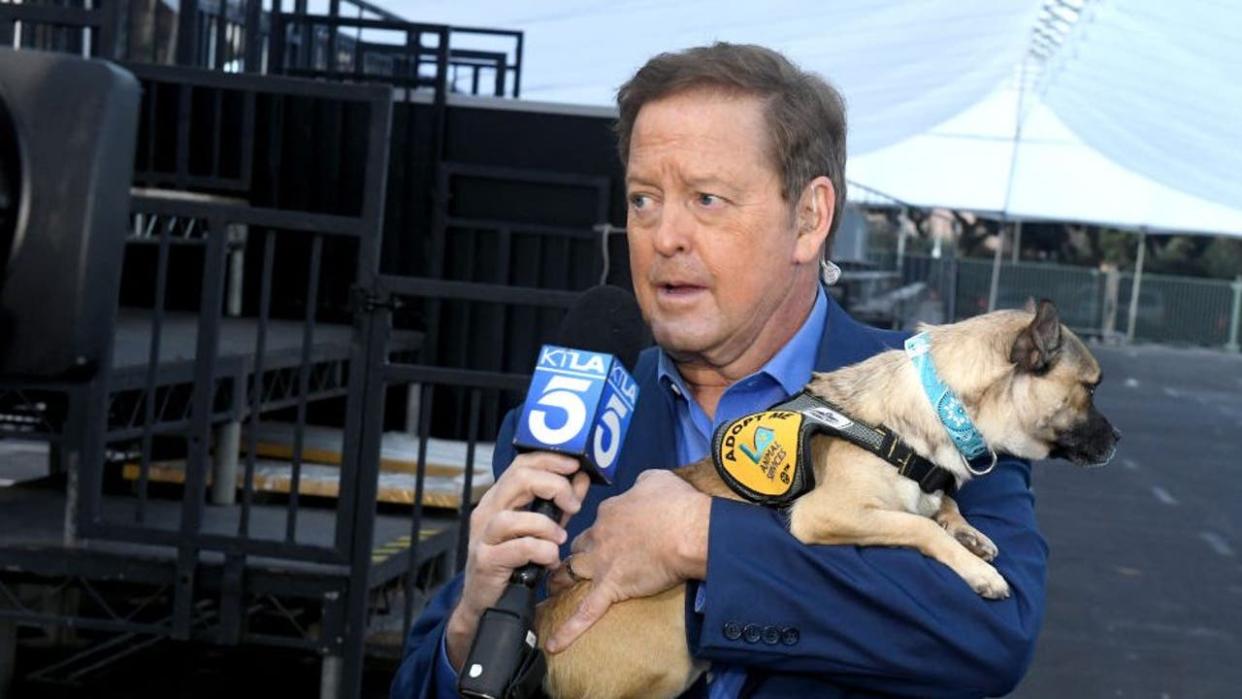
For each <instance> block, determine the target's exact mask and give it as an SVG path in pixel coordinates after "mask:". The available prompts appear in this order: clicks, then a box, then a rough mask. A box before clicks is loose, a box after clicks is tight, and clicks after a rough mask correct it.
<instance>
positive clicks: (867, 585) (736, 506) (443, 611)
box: [392, 298, 1048, 699]
mask: <svg viewBox="0 0 1242 699" xmlns="http://www.w3.org/2000/svg"><path fill="white" fill-rule="evenodd" d="M904 338H905V335H904V334H902V333H896V332H890V331H882V330H877V329H874V328H870V327H867V326H864V325H862V324H860V323H858V322H856V321H855V320H854V319H853V318H850V317H849V316H848V315H847V314H846V313H845V312H844V311H843V310H842V309H841V308H840V306H838V305H837V304H836V303H835V302H834V301H832V299H831V298H829V300H828V318H827V322H826V323H825V327H824V335H823V338H822V339H821V341H820V344H819V350H818V356H817V357H816V362H815V368H816V370H817V371H832V370H834V369H838V368H840V367H843V366H847V365H849V364H854V363H856V362H859V361H862V360H864V359H866V358H868V357H870V356H872V355H874V354H876V353H879V352H882V351H884V350H887V349H892V348H897V347H900V346H901V343H902V341H903V340H904ZM635 379H636V380H637V381H638V383H639V385H640V393H639V397H640V400H639V403H638V407H637V409H636V410H635V413H634V417H633V422H632V423H631V425H630V431H629V434H628V436H627V438H626V442H625V444H624V445H623V448H622V452H621V456H620V457H619V464H618V468H617V472H616V478H615V482H614V483H613V484H612V485H611V486H592V487H591V490H590V492H589V493H588V495H587V498H586V501H585V503H584V506H583V509H582V511H581V512H579V513H578V515H576V516H575V517H574V518H573V520H571V522H570V524H569V527H568V529H569V540H570V541H572V540H573V537H574V536H576V535H577V534H578V533H580V532H581V531H582V530H584V529H586V528H587V527H588V526H590V525H591V523H592V522H593V521H594V520H595V513H596V509H597V508H598V506H599V503H600V501H602V500H603V499H604V498H607V497H611V496H613V495H616V494H618V493H620V492H622V491H624V490H626V489H627V488H629V487H630V486H631V485H633V484H634V481H635V479H637V477H638V474H639V473H641V472H642V471H643V470H644V469H648V468H674V467H676V466H678V465H679V464H677V463H675V460H676V453H677V449H676V441H675V436H674V432H673V430H674V425H675V424H676V418H675V416H674V415H673V413H672V410H671V406H670V405H669V402H668V401H666V400H662V397H661V396H658V395H657V394H658V393H659V391H660V387H659V386H658V385H657V382H656V352H655V351H654V350H648V351H646V352H644V353H643V354H642V356H641V357H640V359H639V362H638V366H637V367H636V368H635ZM514 422H515V413H510V414H509V415H508V416H507V417H506V419H505V422H504V425H503V427H502V429H501V431H500V434H499V436H498V437H497V448H496V454H495V458H494V460H493V463H494V464H496V465H497V476H499V475H500V472H501V471H503V470H504V468H506V467H507V465H508V464H509V462H510V461H511V460H512V458H513V451H512V448H511V447H510V446H509V445H510V444H511V442H512V435H513V428H514ZM1030 476H1031V469H1030V464H1028V463H1027V462H1025V461H1023V460H1019V459H1012V458H1003V459H1001V461H1000V462H999V463H998V464H997V467H996V469H995V470H994V471H993V472H992V473H990V474H988V475H987V476H985V477H982V478H978V479H976V480H974V481H972V482H971V483H970V484H969V485H967V486H966V487H965V488H964V489H963V490H962V491H961V492H960V493H959V494H958V497H957V502H958V505H959V506H960V508H961V511H962V513H963V514H964V515H965V516H966V518H967V519H968V520H970V522H971V524H973V525H974V526H975V527H977V528H978V529H979V530H981V531H982V532H983V533H985V534H987V535H988V536H989V537H991V539H992V541H993V542H995V543H996V545H997V547H998V548H999V549H1000V555H999V556H998V558H997V559H996V561H995V562H994V564H995V565H996V567H997V568H998V569H999V570H1000V572H1001V574H1002V575H1003V576H1004V577H1005V579H1006V580H1007V581H1008V582H1009V586H1010V589H1011V591H1012V596H1011V597H1010V598H1009V599H1006V600H999V601H993V600H985V599H983V598H982V597H980V596H978V595H977V594H975V593H974V591H972V590H971V589H970V587H968V586H967V585H966V583H965V582H963V581H962V579H961V578H959V577H958V576H957V574H956V573H954V572H953V571H952V570H950V569H949V568H948V567H946V566H944V565H943V564H941V563H940V562H938V561H935V560H932V559H930V558H927V557H925V556H923V555H922V554H920V553H918V552H917V551H913V550H911V549H904V548H883V547H859V546H808V545H805V544H803V543H801V542H799V541H798V540H797V539H795V538H794V537H793V536H792V535H790V534H789V532H788V531H787V530H786V528H785V523H784V521H783V519H782V515H781V514H780V513H778V512H776V511H773V510H769V509H765V508H762V507H758V506H755V505H749V504H743V503H739V502H734V501H731V500H724V499H719V498H717V499H715V500H713V505H712V514H711V525H710V529H709V542H708V557H707V560H708V573H707V579H708V583H709V584H708V585H706V588H705V589H706V602H705V604H704V606H703V612H702V613H701V614H700V613H695V612H694V611H693V609H690V608H689V606H690V603H692V601H693V595H688V596H687V597H688V609H687V636H688V638H687V643H688V644H689V646H690V651H691V653H692V654H694V655H695V656H697V657H700V658H704V659H707V660H711V661H713V662H723V663H730V664H737V665H744V666H746V668H747V670H748V679H747V683H746V685H745V687H744V688H743V691H742V695H743V696H752V697H790V696H815V697H864V696H890V695H896V696H911V697H981V696H1000V695H1004V694H1007V693H1008V692H1009V691H1011V690H1012V689H1013V687H1014V686H1015V685H1016V684H1017V683H1018V681H1019V680H1020V679H1021V677H1022V675H1023V673H1024V672H1025V671H1026V667H1027V665H1028V664H1029V663H1030V659H1031V655H1032V653H1033V651H1034V646H1035V638H1036V636H1037V635H1038V633H1039V627H1040V623H1041V621H1042V619H1043V610H1044V573H1045V565H1046V561H1047V554H1048V549H1047V546H1046V544H1045V543H1044V540H1043V538H1042V537H1041V536H1040V534H1039V531H1038V529H1037V527H1036V523H1035V512H1034V497H1033V495H1032V493H1031V489H1030ZM564 555H568V543H567V544H566V545H565V547H564V550H563V551H562V556H564ZM460 592H461V576H460V575H458V576H457V577H456V578H454V579H453V581H452V582H451V583H449V584H448V585H446V586H445V588H444V589H443V590H442V591H441V592H440V593H439V594H438V595H437V596H436V597H435V598H433V599H432V600H431V602H429V604H428V605H427V608H426V609H425V610H424V611H423V614H422V615H421V616H420V617H419V619H418V620H417V621H416V623H415V624H414V626H413V628H412V629H411V632H410V636H409V638H408V639H407V643H406V650H405V657H404V659H403V661H402V664H401V667H400V669H399V671H398V673H397V677H396V679H395V680H394V682H393V686H392V697H393V699H409V698H411V697H424V698H429V697H433V696H434V687H435V677H434V673H435V671H436V669H437V667H438V666H437V664H436V661H437V656H436V654H437V653H438V650H439V647H440V639H441V638H442V637H443V635H444V624H445V621H446V620H447V617H448V613H449V611H450V610H451V609H452V608H453V605H454V604H455V603H456V601H457V598H458V596H459V595H460ZM619 642H624V641H623V640H619ZM690 693H691V694H701V693H702V682H700V683H699V685H697V686H696V687H695V688H693V689H692V690H691V692H690Z"/></svg>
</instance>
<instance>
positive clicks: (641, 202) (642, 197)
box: [630, 194, 651, 209]
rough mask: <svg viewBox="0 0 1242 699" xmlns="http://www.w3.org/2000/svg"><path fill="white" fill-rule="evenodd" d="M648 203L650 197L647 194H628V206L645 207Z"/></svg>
mask: <svg viewBox="0 0 1242 699" xmlns="http://www.w3.org/2000/svg"><path fill="white" fill-rule="evenodd" d="M650 203H651V197H649V196H647V195H646V194H631V195H630V206H632V207H634V208H635V209H643V208H646V206H647V205H648V204H650Z"/></svg>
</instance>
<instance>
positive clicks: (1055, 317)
mask: <svg viewBox="0 0 1242 699" xmlns="http://www.w3.org/2000/svg"><path fill="white" fill-rule="evenodd" d="M1060 353H1061V317H1060V315H1059V314H1058V313H1057V306H1056V304H1054V303H1053V302H1051V301H1049V300H1048V299H1040V301H1039V304H1038V305H1037V306H1036V308H1035V318H1034V319H1033V320H1032V321H1031V324H1030V325H1028V326H1026V327H1025V328H1022V330H1021V331H1020V332H1019V333H1018V337H1017V339H1015V340H1014V342H1013V347H1012V349H1010V350H1009V361H1011V362H1013V363H1014V364H1015V365H1017V367H1018V371H1029V372H1032V373H1035V374H1042V373H1043V372H1045V371H1047V370H1048V367H1050V366H1052V363H1053V362H1055V361H1056V359H1057V355H1059V354H1060Z"/></svg>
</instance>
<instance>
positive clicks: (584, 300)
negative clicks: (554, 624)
mask: <svg viewBox="0 0 1242 699" xmlns="http://www.w3.org/2000/svg"><path fill="white" fill-rule="evenodd" d="M646 336H647V333H646V328H645V326H644V324H643V319H642V314H641V312H640V311H639V309H638V303H637V302H636V301H635V300H634V296H633V295H632V294H630V293H629V292H628V291H625V290H624V289H620V288H618V287H615V286H597V287H595V288H593V289H591V290H589V291H587V292H586V293H584V294H582V296H580V297H579V298H578V299H577V301H576V302H575V303H574V305H573V306H572V307H570V309H569V312H568V313H567V314H566V315H565V319H564V320H563V321H561V326H560V329H559V332H558V335H557V343H556V344H554V345H544V346H543V347H542V348H541V349H540V351H539V358H538V361H537V362H536V364H535V371H534V374H533V375H532V377H531V382H530V388H529V389H528V390H527V393H526V401H525V403H524V404H523V407H522V414H521V415H520V417H519V421H518V426H517V430H516V433H515V436H514V439H513V445H514V447H515V448H517V450H518V451H522V452H529V451H550V452H556V453H558V454H565V455H567V456H572V457H574V458H576V459H577V460H578V463H579V464H580V468H581V470H582V471H584V472H585V473H586V474H587V475H589V476H590V478H591V481H592V482H594V483H603V484H607V483H610V482H611V480H612V476H613V474H614V473H615V471H616V466H617V457H618V455H619V454H620V451H621V444H622V443H623V442H624V441H625V434H626V430H628V429H629V425H630V419H631V418H632V417H633V414H634V406H635V404H636V402H637V400H638V384H637V383H635V381H634V378H633V377H632V376H631V374H630V372H631V371H633V367H634V363H635V361H636V360H637V358H638V352H639V350H640V349H641V348H642V346H643V344H644V341H645V340H646ZM530 510H531V511H532V512H539V513H542V514H545V515H547V516H548V517H551V518H552V519H554V520H558V521H559V519H560V517H561V511H560V508H558V507H557V506H556V505H555V504H554V503H553V502H552V501H550V500H543V499H536V500H535V501H534V502H533V503H531V506H530ZM545 574H546V572H545V571H544V569H543V568H542V567H540V566H539V565H536V564H534V563H529V564H527V565H525V566H523V567H521V568H519V569H517V570H515V571H514V572H513V575H512V576H510V578H509V585H508V587H506V588H505V591H504V593H503V594H502V595H501V597H500V599H499V600H498V601H497V602H496V606H494V607H491V608H489V609H488V610H487V611H486V612H484V613H483V616H482V617H481V618H480V619H479V628H478V631H477V632H476V634H475V637H474V642H473V643H472V644H471V646H470V654H469V655H468V656H467V658H466V663H465V665H463V666H462V672H461V676H460V678H459V680H458V687H457V688H458V691H459V692H461V694H462V696H466V697H482V698H486V699H500V698H501V697H512V696H518V695H523V694H524V693H525V692H527V691H531V690H532V689H533V688H536V687H537V686H538V683H539V682H541V681H542V677H543V655H542V654H541V653H540V652H539V651H538V647H539V644H538V639H537V638H536V637H535V633H534V631H533V622H534V612H535V589H536V588H537V587H538V586H539V583H540V582H542V581H543V578H544V576H545ZM519 688H520V691H517V692H515V691H514V690H515V689H519Z"/></svg>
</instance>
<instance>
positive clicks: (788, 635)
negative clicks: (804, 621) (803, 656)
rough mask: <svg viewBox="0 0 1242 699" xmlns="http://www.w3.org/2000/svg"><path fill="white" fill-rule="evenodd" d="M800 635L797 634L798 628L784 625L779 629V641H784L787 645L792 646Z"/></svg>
mask: <svg viewBox="0 0 1242 699" xmlns="http://www.w3.org/2000/svg"><path fill="white" fill-rule="evenodd" d="M800 635H801V634H799V633H798V630H797V629H795V628H794V627H792V626H786V627H785V628H783V629H781V643H784V644H785V645H787V646H792V645H794V644H795V643H797V642H798V638H799V636H800Z"/></svg>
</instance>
